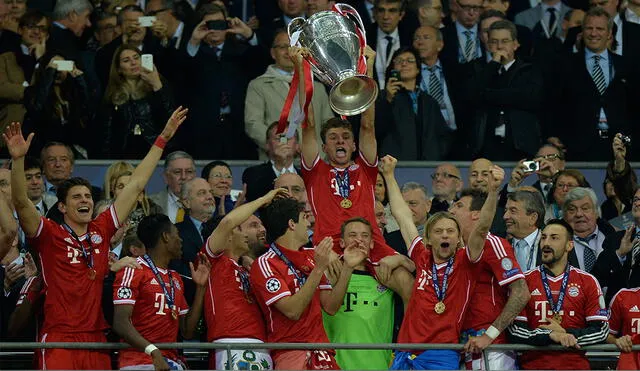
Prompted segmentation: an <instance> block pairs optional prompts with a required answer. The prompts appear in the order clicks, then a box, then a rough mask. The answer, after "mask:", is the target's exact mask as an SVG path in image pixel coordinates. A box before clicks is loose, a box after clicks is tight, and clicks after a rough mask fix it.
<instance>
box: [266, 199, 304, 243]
mask: <svg viewBox="0 0 640 371" xmlns="http://www.w3.org/2000/svg"><path fill="white" fill-rule="evenodd" d="M304 208H305V204H304V203H302V202H298V201H296V200H295V199H293V198H280V199H276V200H274V201H273V202H271V203H270V204H269V205H268V206H266V207H265V208H264V209H263V210H262V211H261V212H260V220H261V221H262V225H264V227H265V229H266V230H267V241H268V242H269V243H271V242H273V241H275V240H277V239H278V238H280V237H281V236H283V235H284V234H285V233H286V232H287V229H288V228H289V220H293V221H294V222H296V223H299V222H300V220H299V218H300V213H301V212H303V211H304Z"/></svg>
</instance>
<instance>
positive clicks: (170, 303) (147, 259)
mask: <svg viewBox="0 0 640 371" xmlns="http://www.w3.org/2000/svg"><path fill="white" fill-rule="evenodd" d="M142 259H144V261H145V262H146V263H147V265H149V268H151V271H152V272H153V275H154V276H156V281H158V284H159V285H160V287H162V292H163V293H164V297H165V298H166V299H167V305H168V306H169V308H170V309H171V310H172V311H173V310H174V309H175V297H176V296H175V295H176V289H175V286H174V284H173V277H172V276H171V272H169V271H167V274H168V276H169V286H171V293H169V290H167V285H165V284H164V280H163V279H162V277H161V276H160V272H159V271H158V267H156V265H155V264H154V263H153V260H151V258H150V257H149V255H147V254H144V255H143V256H142ZM160 309H163V308H160Z"/></svg>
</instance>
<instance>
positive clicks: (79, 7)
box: [51, 0, 93, 21]
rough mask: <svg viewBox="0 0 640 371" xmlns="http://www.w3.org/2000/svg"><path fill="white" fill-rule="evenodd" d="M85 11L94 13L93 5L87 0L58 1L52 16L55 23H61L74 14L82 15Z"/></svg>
mask: <svg viewBox="0 0 640 371" xmlns="http://www.w3.org/2000/svg"><path fill="white" fill-rule="evenodd" d="M85 10H88V11H89V12H91V11H93V5H91V3H90V2H89V1H87V0H58V2H57V3H56V6H55V7H54V8H53V13H51V16H52V18H53V20H54V21H59V20H61V19H65V18H67V17H68V16H69V14H71V13H73V12H75V13H77V14H80V13H82V12H84V11H85Z"/></svg>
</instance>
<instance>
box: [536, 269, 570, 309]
mask: <svg viewBox="0 0 640 371" xmlns="http://www.w3.org/2000/svg"><path fill="white" fill-rule="evenodd" d="M570 269H571V266H570V265H569V264H567V269H566V270H565V272H564V277H562V285H561V286H560V293H559V294H558V302H557V303H556V304H554V303H553V296H552V294H551V287H549V281H548V280H547V273H546V272H545V271H544V266H543V265H541V266H540V276H541V277H542V285H543V286H544V291H545V292H546V294H547V301H548V302H549V305H551V309H552V310H553V313H560V310H562V304H563V303H564V296H565V293H566V291H567V282H569V270H570Z"/></svg>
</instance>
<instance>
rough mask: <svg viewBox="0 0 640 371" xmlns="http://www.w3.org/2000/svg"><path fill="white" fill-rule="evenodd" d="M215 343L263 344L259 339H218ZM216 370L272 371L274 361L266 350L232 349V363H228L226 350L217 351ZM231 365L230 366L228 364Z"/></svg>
mask: <svg viewBox="0 0 640 371" xmlns="http://www.w3.org/2000/svg"><path fill="white" fill-rule="evenodd" d="M214 343H256V344H257V343H262V341H260V340H257V339H248V338H233V339H231V338H227V339H218V340H216V341H214ZM215 354H216V370H272V369H273V361H272V360H271V355H270V354H269V351H268V350H266V349H251V350H242V349H232V350H231V362H227V361H228V356H227V354H228V353H227V350H226V349H216V352H215ZM227 363H229V364H227Z"/></svg>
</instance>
